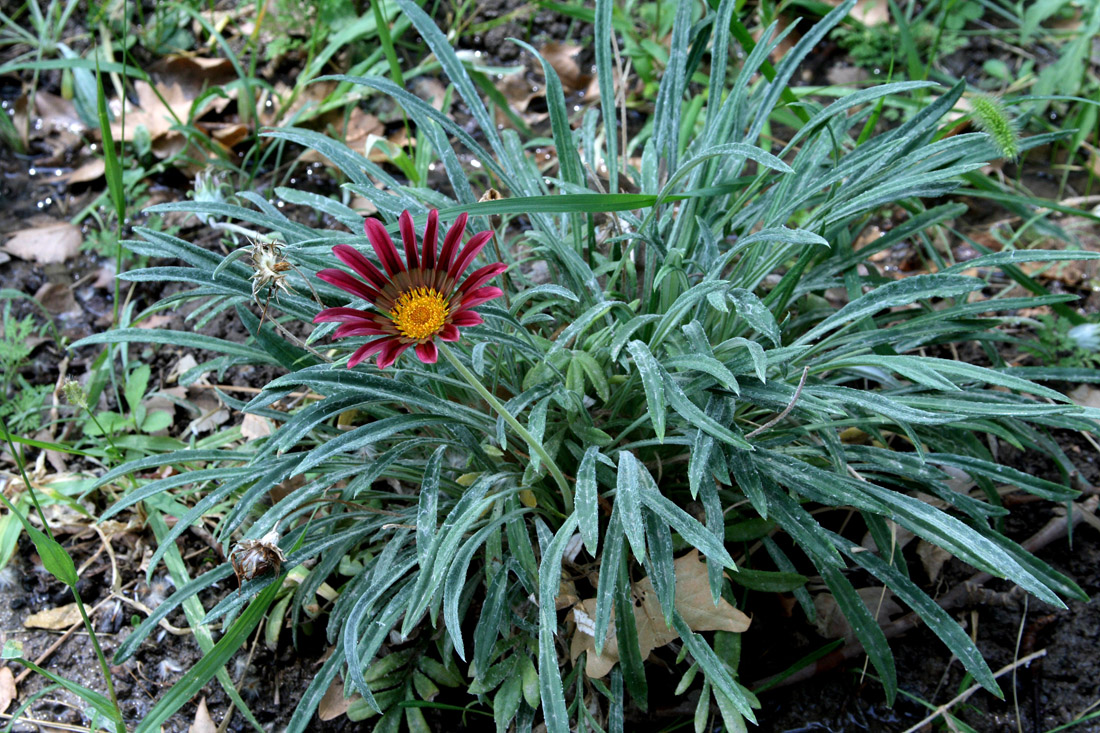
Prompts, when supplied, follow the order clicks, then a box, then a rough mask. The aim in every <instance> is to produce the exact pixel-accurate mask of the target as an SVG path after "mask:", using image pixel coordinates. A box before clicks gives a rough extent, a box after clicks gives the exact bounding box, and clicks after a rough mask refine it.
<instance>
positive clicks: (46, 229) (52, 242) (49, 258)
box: [4, 221, 84, 265]
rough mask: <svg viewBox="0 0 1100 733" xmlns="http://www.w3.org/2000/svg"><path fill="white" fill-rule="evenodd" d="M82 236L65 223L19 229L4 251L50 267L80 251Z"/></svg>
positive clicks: (77, 228)
mask: <svg viewBox="0 0 1100 733" xmlns="http://www.w3.org/2000/svg"><path fill="white" fill-rule="evenodd" d="M83 241H84V235H83V234H81V233H80V228H79V227H76V226H73V225H72V224H70V223H69V222H67V221H59V222H55V223H53V224H46V225H44V226H38V227H34V228H33V229H20V230H19V231H17V232H15V233H14V234H13V235H12V238H11V239H9V240H8V241H7V242H6V243H5V244H4V250H5V251H7V252H8V253H9V254H13V255H15V256H16V257H18V258H19V259H22V260H29V261H31V262H37V263H39V264H40V265H50V264H54V263H58V262H64V261H65V260H68V259H69V258H71V257H72V256H73V255H75V254H76V253H77V252H79V251H80V244H81V243H82V242H83Z"/></svg>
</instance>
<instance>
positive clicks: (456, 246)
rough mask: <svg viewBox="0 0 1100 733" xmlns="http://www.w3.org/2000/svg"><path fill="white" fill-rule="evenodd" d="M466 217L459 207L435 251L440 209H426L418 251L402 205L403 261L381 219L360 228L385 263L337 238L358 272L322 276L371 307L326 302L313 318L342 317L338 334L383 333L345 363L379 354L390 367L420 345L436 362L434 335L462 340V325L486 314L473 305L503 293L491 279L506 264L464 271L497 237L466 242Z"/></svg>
mask: <svg viewBox="0 0 1100 733" xmlns="http://www.w3.org/2000/svg"><path fill="white" fill-rule="evenodd" d="M466 221H467V216H466V214H460V215H459V217H458V218H457V219H456V220H455V222H454V224H453V225H451V228H450V229H449V230H448V231H447V234H446V236H445V237H444V238H443V248H442V250H440V251H439V252H438V253H437V249H436V245H437V241H436V240H437V232H438V231H439V214H438V212H437V211H435V210H434V209H433V210H432V211H430V212H429V213H428V223H427V226H426V227H425V229H424V239H423V247H422V249H420V251H417V241H416V230H415V229H414V227H413V221H412V216H411V215H410V214H409V212H408V211H405V212H403V213H402V214H401V216H400V217H399V219H398V225H399V229H400V232H401V242H402V244H403V245H404V250H405V257H404V262H402V258H401V255H400V254H399V253H398V251H397V247H395V246H394V243H393V240H392V239H391V238H390V235H389V232H387V231H386V227H385V226H383V225H382V222H380V221H378V220H377V219H367V220H366V221H365V222H364V225H363V228H364V231H365V232H366V235H367V239H368V240H369V241H370V243H371V247H372V248H373V249H374V253H375V255H377V257H378V262H379V263H380V264H381V266H382V267H381V269H379V267H378V266H377V265H375V264H374V263H373V262H371V261H370V260H368V259H367V258H366V257H365V256H364V255H363V254H362V253H361V252H359V250H357V249H355V248H354V247H352V246H350V245H347V244H338V245H336V246H335V247H333V248H332V251H333V253H334V254H335V255H336V257H337V259H339V260H340V261H341V262H343V263H344V264H345V265H347V266H348V267H350V268H351V269H352V270H353V271H354V272H355V274H356V275H358V278H356V277H354V276H352V275H350V274H348V273H347V272H344V271H343V270H336V269H329V270H322V271H321V272H319V273H317V277H319V278H320V279H321V280H324V281H325V282H327V283H329V284H331V285H335V286H336V287H338V288H340V289H341V290H344V291H346V292H348V293H351V294H352V295H355V296H357V297H359V298H362V299H363V300H365V301H367V302H368V303H369V304H370V305H371V307H372V308H373V310H360V309H358V308H350V307H336V308H326V309H324V310H323V311H321V312H320V313H319V314H317V317H316V318H314V319H313V322H314V323H328V322H336V323H340V324H341V325H340V327H339V328H337V329H336V332H335V333H334V334H333V335H334V336H335V337H336V338H343V337H350V336H379V337H380V338H377V339H374V340H372V341H368V342H367V343H366V344H364V345H362V346H360V347H359V348H358V349H356V350H355V352H354V353H353V354H352V355H351V358H350V359H348V368H351V367H354V366H356V365H358V364H359V363H360V362H362V361H364V360H365V359H368V358H370V357H371V356H373V355H375V354H377V355H378V359H377V363H378V368H379V369H385V368H386V367H387V366H389V365H390V364H392V363H393V362H394V360H396V359H397V357H398V356H400V355H401V354H402V353H403V352H404V351H405V350H406V349H408V348H409V347H410V346H413V347H415V350H416V355H417V357H419V358H420V360H421V361H422V362H424V363H425V364H432V363H435V361H436V359H437V358H438V356H439V353H438V349H437V348H436V345H435V339H436V338H438V339H440V340H441V341H457V340H458V338H459V332H458V329H459V328H464V327H467V326H476V325H478V324H479V323H481V316H480V315H479V314H478V313H477V312H475V311H474V310H473V308H475V307H476V306H479V305H481V304H482V303H485V302H487V301H489V300H492V299H493V298H499V297H500V296H501V295H503V291H502V290H501V289H500V288H497V287H493V286H489V285H486V283H487V282H489V281H490V280H491V279H493V278H494V277H496V276H497V275H499V274H500V273H502V272H504V270H505V269H507V266H506V265H504V264H503V263H500V262H496V263H493V264H489V265H485V266H484V267H481V268H478V269H477V270H474V271H473V272H472V273H470V275H469V277H467V278H465V279H464V280H462V279H461V278H462V275H463V274H464V273H465V272H466V270H467V269H468V268H469V266H470V265H471V264H472V263H473V261H474V259H476V258H477V256H478V254H480V253H481V250H482V249H483V248H484V247H485V244H486V243H487V242H488V241H489V239H490V238H491V237H492V232H478V233H477V234H475V235H473V236H472V237H470V238H469V240H468V241H467V242H466V244H465V245H464V246H463V245H462V236H463V234H464V233H465V231H466Z"/></svg>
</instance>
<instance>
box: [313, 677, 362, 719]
mask: <svg viewBox="0 0 1100 733" xmlns="http://www.w3.org/2000/svg"><path fill="white" fill-rule="evenodd" d="M358 697H359V695H358V694H355V695H352V696H351V697H344V680H343V678H341V677H336V679H334V680H333V681H332V683H331V684H330V685H329V686H328V689H327V690H325V696H324V697H322V698H321V702H320V704H318V705H317V717H318V718H320V719H321V720H325V721H328V720H335V719H336V718H339V717H340V716H341V715H343V714H344V713H346V712H347V711H348V708H349V707H351V704H352V703H353V702H355V700H356V699H357V698H358Z"/></svg>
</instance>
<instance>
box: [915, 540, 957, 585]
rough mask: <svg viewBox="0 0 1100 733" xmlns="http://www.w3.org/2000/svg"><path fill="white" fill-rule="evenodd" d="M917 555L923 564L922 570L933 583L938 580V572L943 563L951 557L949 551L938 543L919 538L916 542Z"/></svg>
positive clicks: (941, 568)
mask: <svg viewBox="0 0 1100 733" xmlns="http://www.w3.org/2000/svg"><path fill="white" fill-rule="evenodd" d="M917 557H919V558H920V561H921V564H922V565H924V572H925V573H927V574H928V579H929V580H930V581H932V582H933V583H935V582H936V581H937V580H939V577H940V572H941V571H942V570H943V564H944V563H945V562H947V561H948V560H950V559H951V553H950V552H948V551H947V550H945V549H943V548H942V547H940V546H939V545H933V544H932V543H931V542H928V541H926V540H921V541H920V542H919V543H917Z"/></svg>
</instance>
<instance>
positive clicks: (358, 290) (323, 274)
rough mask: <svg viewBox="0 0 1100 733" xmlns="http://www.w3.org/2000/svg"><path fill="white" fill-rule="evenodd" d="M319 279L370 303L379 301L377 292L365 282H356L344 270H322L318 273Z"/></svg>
mask: <svg viewBox="0 0 1100 733" xmlns="http://www.w3.org/2000/svg"><path fill="white" fill-rule="evenodd" d="M317 277H318V278H319V279H321V280H324V281H325V282H327V283H329V284H330V285H335V286H336V287H338V288H340V289H341V290H343V291H344V292H346V293H351V294H352V295H358V296H359V297H360V298H363V299H364V300H366V301H368V302H370V303H374V302H375V301H376V300H378V295H379V294H378V291H377V290H374V289H373V288H371V287H370V286H369V285H367V284H366V283H365V282H362V281H360V280H356V279H355V278H354V277H352V276H351V275H349V274H348V273H346V272H344V271H343V270H321V271H320V272H318V273H317Z"/></svg>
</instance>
